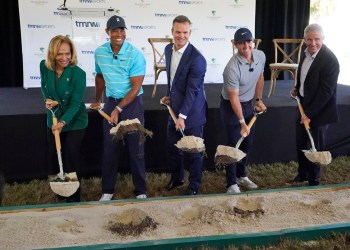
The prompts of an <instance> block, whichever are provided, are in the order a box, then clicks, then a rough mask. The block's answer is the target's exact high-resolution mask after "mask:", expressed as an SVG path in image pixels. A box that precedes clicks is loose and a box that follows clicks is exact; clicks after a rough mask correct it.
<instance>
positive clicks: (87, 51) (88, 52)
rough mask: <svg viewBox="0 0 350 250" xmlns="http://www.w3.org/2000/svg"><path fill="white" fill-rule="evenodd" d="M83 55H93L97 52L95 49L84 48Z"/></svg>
mask: <svg viewBox="0 0 350 250" xmlns="http://www.w3.org/2000/svg"><path fill="white" fill-rule="evenodd" d="M81 53H82V54H83V55H93V54H94V53H95V52H94V51H93V50H82V51H81Z"/></svg>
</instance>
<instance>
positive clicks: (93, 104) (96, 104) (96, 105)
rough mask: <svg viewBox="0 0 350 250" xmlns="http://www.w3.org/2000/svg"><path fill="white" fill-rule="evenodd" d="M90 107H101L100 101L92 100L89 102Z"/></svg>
mask: <svg viewBox="0 0 350 250" xmlns="http://www.w3.org/2000/svg"><path fill="white" fill-rule="evenodd" d="M89 108H90V109H92V110H96V109H100V108H101V103H100V102H93V103H91V104H90V107H89Z"/></svg>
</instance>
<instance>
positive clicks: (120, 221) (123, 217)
mask: <svg viewBox="0 0 350 250" xmlns="http://www.w3.org/2000/svg"><path fill="white" fill-rule="evenodd" d="M321 190H322V189H313V190H312V189H311V190H309V189H305V190H296V191H279V192H265V193H246V194H245V193H242V194H241V195H212V196H199V197H196V198H176V199H159V200H157V199H155V200H143V201H137V202H135V201H134V200H130V201H126V200H124V201H123V202H112V203H105V204H101V203H96V204H94V203H93V204H92V203H89V204H88V205H84V204H82V205H76V206H61V207H59V208H50V209H48V208H43V209H37V210H35V211H34V210H20V211H16V210H14V211H11V210H9V211H1V210H0V241H1V243H2V244H1V245H2V249H29V248H48V247H63V246H80V245H96V244H105V243H126V242H134V241H141V240H159V239H170V238H182V237H195V236H209V235H225V234H242V233H255V232H266V231H276V230H280V229H285V228H301V227H307V226H316V225H323V224H335V223H344V222H350V187H346V188H342V189H335V190H334V189H324V190H323V191H321Z"/></svg>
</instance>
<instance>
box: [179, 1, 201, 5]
mask: <svg viewBox="0 0 350 250" xmlns="http://www.w3.org/2000/svg"><path fill="white" fill-rule="evenodd" d="M179 4H192V5H195V4H197V5H198V4H203V1H179Z"/></svg>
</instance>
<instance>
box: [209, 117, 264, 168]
mask: <svg viewBox="0 0 350 250" xmlns="http://www.w3.org/2000/svg"><path fill="white" fill-rule="evenodd" d="M263 112H264V111H260V112H255V111H254V116H253V117H252V119H250V121H249V123H248V128H249V129H251V128H252V127H253V124H254V123H255V121H256V118H257V117H258V115H260V114H262V113H263ZM244 138H246V136H242V137H241V138H240V139H239V140H238V141H237V143H236V146H235V147H230V146H224V145H218V147H217V148H216V153H215V158H214V162H215V163H216V164H217V165H219V166H220V165H228V164H231V163H235V162H239V161H240V160H242V159H243V158H244V157H245V156H246V153H244V152H243V151H242V150H240V149H239V146H240V145H241V143H242V142H243V140H244Z"/></svg>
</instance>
